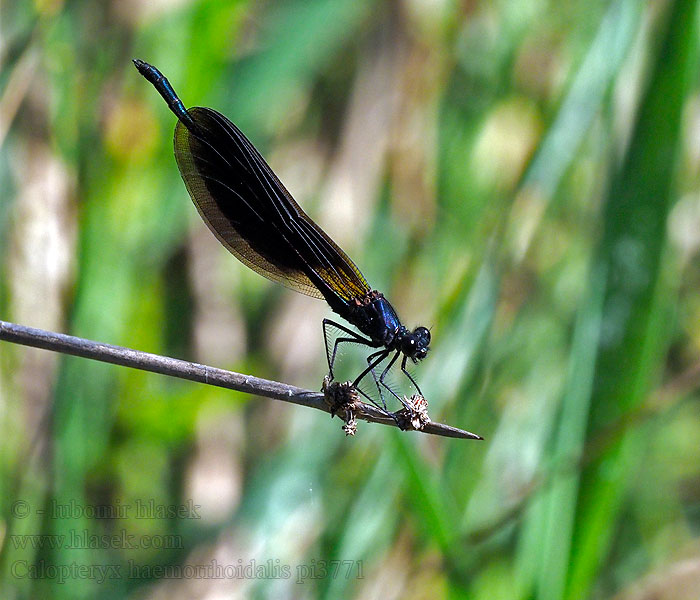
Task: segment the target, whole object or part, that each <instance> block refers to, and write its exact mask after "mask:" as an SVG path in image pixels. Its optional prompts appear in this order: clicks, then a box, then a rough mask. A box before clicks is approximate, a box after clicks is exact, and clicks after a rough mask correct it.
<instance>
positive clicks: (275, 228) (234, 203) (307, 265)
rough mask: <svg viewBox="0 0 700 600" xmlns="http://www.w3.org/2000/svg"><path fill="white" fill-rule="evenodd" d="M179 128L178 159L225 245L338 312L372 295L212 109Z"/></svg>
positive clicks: (266, 274)
mask: <svg viewBox="0 0 700 600" xmlns="http://www.w3.org/2000/svg"><path fill="white" fill-rule="evenodd" d="M187 113H188V114H189V115H190V116H191V117H192V120H193V121H194V123H195V127H190V129H188V128H187V127H186V126H185V125H184V124H183V123H182V121H178V123H177V126H176V128H175V158H176V159H177V165H178V168H179V169H180V173H181V174H182V179H183V180H184V182H185V185H186V186H187V190H188V192H189V194H190V197H191V198H192V200H193V202H194V204H195V206H196V207H197V210H198V211H199V214H200V215H201V217H202V219H203V220H204V222H205V223H206V224H207V226H208V227H209V229H211V231H212V233H214V235H215V236H216V237H217V238H218V240H219V241H220V242H221V243H222V244H223V245H224V246H225V247H226V248H227V249H228V250H229V251H230V252H231V253H232V254H233V255H234V256H236V258H238V259H239V260H240V261H241V262H243V263H244V264H245V265H247V266H248V267H250V268H251V269H253V270H254V271H257V272H258V273H260V274H261V275H263V276H264V277H267V278H268V279H271V280H273V281H278V282H280V283H282V284H284V285H286V286H287V287H290V288H292V289H295V290H297V291H299V292H302V293H303V294H307V295H309V296H314V297H317V298H325V299H326V300H327V301H328V302H329V303H330V304H331V307H334V303H337V300H338V299H339V300H341V301H342V302H343V303H346V302H348V301H350V300H352V299H353V298H361V297H363V296H365V295H366V294H367V293H368V292H369V291H370V288H369V286H368V284H367V282H366V281H365V278H364V277H363V276H362V273H360V271H359V269H358V268H357V267H356V266H355V264H354V263H353V262H352V260H350V258H349V257H348V256H347V254H345V252H343V251H342V250H341V249H340V248H339V247H338V245H337V244H336V243H335V242H334V241H333V240H331V238H329V237H328V236H327V235H326V233H325V232H324V231H323V230H322V229H321V228H320V227H319V226H318V225H316V223H314V222H313V221H312V220H311V219H310V218H309V217H308V215H307V214H306V213H305V212H304V211H303V210H302V209H301V207H300V206H299V205H298V204H297V203H296V202H295V201H294V199H293V198H292V196H291V194H290V193H289V192H288V191H287V190H286V188H285V187H284V185H282V183H281V182H280V180H279V179H278V178H277V176H276V175H275V174H274V173H273V172H272V169H270V167H269V166H268V164H267V163H266V162H265V160H264V159H263V157H262V156H261V155H260V153H259V152H258V151H257V150H256V149H255V147H254V146H253V144H252V143H251V142H250V141H249V140H248V139H247V138H246V137H245V135H243V133H242V132H241V131H240V130H239V129H238V127H236V126H235V125H234V124H233V123H231V121H229V120H228V119H227V118H226V117H224V116H223V115H222V114H220V113H218V112H216V111H215V110H212V109H209V108H200V107H197V108H191V109H189V110H188V111H187Z"/></svg>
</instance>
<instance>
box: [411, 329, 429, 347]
mask: <svg viewBox="0 0 700 600" xmlns="http://www.w3.org/2000/svg"><path fill="white" fill-rule="evenodd" d="M413 335H414V336H415V337H416V338H417V339H419V340H420V345H421V346H428V345H429V344H430V331H428V329H427V328H426V327H416V329H415V330H414V332H413Z"/></svg>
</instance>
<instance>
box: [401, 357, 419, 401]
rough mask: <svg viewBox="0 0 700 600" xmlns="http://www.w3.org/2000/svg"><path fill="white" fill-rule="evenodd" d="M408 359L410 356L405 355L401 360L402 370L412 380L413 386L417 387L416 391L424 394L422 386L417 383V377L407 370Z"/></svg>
mask: <svg viewBox="0 0 700 600" xmlns="http://www.w3.org/2000/svg"><path fill="white" fill-rule="evenodd" d="M407 360H408V356H404V357H403V360H402V361H401V370H402V371H403V374H404V375H405V376H406V377H408V379H409V380H410V382H411V383H412V384H413V387H414V388H416V391H417V392H418V393H419V394H420V395H421V396H422V395H423V392H421V391H420V388H419V387H418V384H417V383H416V381H415V379H413V377H411V374H410V373H409V372H408V371H407V370H406V361H407Z"/></svg>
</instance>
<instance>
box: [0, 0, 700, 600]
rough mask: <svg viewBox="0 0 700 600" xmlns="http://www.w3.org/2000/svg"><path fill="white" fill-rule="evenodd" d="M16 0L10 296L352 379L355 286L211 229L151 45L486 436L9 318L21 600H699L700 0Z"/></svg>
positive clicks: (74, 321)
mask: <svg viewBox="0 0 700 600" xmlns="http://www.w3.org/2000/svg"><path fill="white" fill-rule="evenodd" d="M0 11H1V13H0V190H1V192H0V194H1V195H0V249H1V254H0V318H2V319H4V320H8V321H14V322H18V323H22V324H24V325H30V326H35V327H42V328H46V329H50V330H56V331H62V332H68V333H72V334H74V335H78V336H83V337H87V338H90V339H94V340H98V341H104V342H108V343H113V344H120V345H125V346H128V347H133V348H137V349H140V350H145V351H150V352H155V353H159V354H165V355H169V356H176V357H179V358H185V359H188V360H196V361H198V362H204V363H207V364H211V365H214V366H217V367H223V368H228V369H233V370H236V371H240V372H244V373H251V374H254V375H258V376H261V377H266V378H272V379H278V380H281V381H286V382H288V383H291V384H294V385H298V386H302V387H307V388H310V389H318V388H319V387H320V383H321V379H322V376H323V375H324V373H325V358H324V356H323V348H322V335H321V319H322V318H323V317H324V316H331V315H330V314H329V313H330V311H329V310H328V309H327V307H326V306H325V304H324V303H323V302H320V301H318V300H313V299H310V298H307V297H304V296H301V295H298V294H294V293H293V292H291V291H287V290H285V289H284V288H282V287H281V286H277V285H275V284H272V283H270V282H268V281H266V280H265V279H263V278H261V277H260V276H258V275H256V274H255V273H253V272H251V271H249V270H247V269H246V268H245V267H244V266H243V265H241V264H239V263H238V262H237V261H236V260H235V259H234V258H233V257H231V256H230V255H229V254H228V253H227V252H226V251H225V250H224V249H223V248H222V247H220V246H219V245H218V243H217V242H216V240H215V239H214V238H213V237H212V236H211V234H210V233H209V232H208V230H206V228H205V227H204V225H203V224H202V222H201V221H200V220H199V218H198V216H197V214H196V211H195V209H194V207H193V205H192V203H191V202H190V200H189V199H188V197H187V193H186V190H185V188H184V186H183V184H182V181H181V179H180V176H179V173H178V171H177V167H176V165H175V160H174V158H173V152H172V131H173V127H174V124H175V118H174V116H173V115H172V114H171V113H170V112H169V111H168V110H167V107H166V105H165V104H164V102H163V101H162V99H161V98H160V97H159V96H158V95H157V94H156V92H155V91H154V90H153V88H152V87H151V85H150V84H148V83H147V82H146V81H145V80H144V79H143V78H141V77H140V76H139V74H138V73H137V72H136V70H135V69H134V68H133V66H132V64H131V59H132V58H134V57H138V58H142V59H144V60H147V61H148V62H151V63H152V64H154V65H156V66H157V67H158V68H160V69H161V70H162V71H163V72H164V73H165V74H166V75H167V76H168V78H169V79H170V81H171V82H172V84H173V86H174V87H175V89H176V90H177V91H178V93H179V95H180V96H181V98H182V99H183V101H184V102H185V104H186V105H187V106H195V105H201V106H211V107H213V108H216V109H217V110H219V111H220V112H222V113H224V114H226V115H227V116H229V117H230V118H231V119H232V120H233V121H234V122H235V123H237V124H238V125H239V126H240V127H241V129H242V130H243V131H245V132H246V133H247V135H248V136H249V137H250V138H251V139H252V141H253V142H254V143H255V144H256V145H257V146H258V148H259V149H260V150H261V151H262V152H263V154H264V155H265V156H266V157H267V158H268V161H269V162H270V164H271V165H272V167H273V168H274V169H275V171H276V172H277V173H278V175H279V176H280V178H281V179H282V180H283V181H284V182H285V184H286V185H287V187H288V188H289V189H290V191H291V192H292V194H293V195H294V196H295V197H296V199H297V200H298V201H299V203H300V204H302V205H303V206H304V207H305V208H306V210H307V211H308V212H309V214H310V215H312V216H313V218H315V219H316V220H317V221H318V222H319V223H320V224H321V225H322V226H323V227H324V228H325V229H326V231H328V232H329V233H330V234H331V235H332V237H333V238H334V239H336V240H337V241H338V242H339V243H340V245H341V246H342V247H343V248H344V249H345V250H346V251H347V252H348V253H349V254H350V255H351V256H352V257H353V258H354V259H355V261H356V262H357V263H358V265H359V266H360V268H361V269H362V271H363V272H364V274H365V276H366V277H367V278H368V280H369V281H370V283H371V284H372V286H374V287H376V288H378V289H380V290H382V291H384V293H385V294H386V295H387V296H388V297H389V298H390V299H391V301H392V303H393V304H394V305H395V307H396V309H397V311H398V312H399V314H400V315H401V316H402V319H403V321H404V323H405V324H406V325H408V326H409V327H413V326H415V325H418V324H422V325H427V326H430V327H432V334H433V344H432V350H431V353H430V355H429V357H428V358H427V359H426V361H424V362H423V363H422V364H420V365H419V366H418V367H416V368H415V370H414V373H415V375H416V377H417V379H418V381H419V382H420V384H421V387H422V389H423V391H424V393H425V395H426V397H427V398H428V400H429V402H430V412H431V416H432V417H433V419H435V420H439V421H442V422H447V423H450V424H453V425H455V426H458V427H463V428H466V429H469V430H471V431H475V432H477V433H480V434H481V435H483V436H484V437H485V438H486V441H484V442H467V441H462V440H450V439H443V438H433V437H432V436H425V435H421V434H416V433H400V432H398V431H395V430H391V429H390V428H386V427H381V426H374V425H369V424H366V423H362V422H361V423H360V427H359V432H358V435H357V436H356V437H355V438H345V437H344V436H343V433H342V431H341V430H340V424H341V423H340V422H339V421H338V420H337V419H336V420H333V421H331V420H330V419H329V418H328V416H327V415H323V414H321V413H317V412H316V411H312V410H309V409H304V408H301V407H295V406H291V405H286V404H283V403H280V402H276V401H272V400H266V399H261V398H256V397H251V396H246V395H243V394H238V393H233V392H228V391H224V390H221V389H218V388H213V387H208V386H204V385H198V384H194V383H189V382H183V381H179V380H173V379H170V378H167V377H164V376H159V375H154V374H147V373H143V372H139V371H134V370H130V369H126V368H121V367H116V366H112V365H105V364H100V363H96V362H92V361H88V360H83V359H78V358H72V357H66V356H60V355H56V354H53V353H50V352H45V351H41V350H34V349H28V348H23V347H19V346H12V345H10V344H7V343H0V417H1V421H0V597H1V598H3V600H4V599H15V598H21V599H24V598H40V597H41V598H154V599H159V598H169V599H174V598H440V597H449V598H475V599H489V600H493V599H529V598H532V599H535V598H536V599H543V600H556V599H560V598H562V599H571V600H574V599H578V598H617V599H637V598H638V599H643V598H645V599H646V598H654V599H664V600H666V599H677V598H684V599H685V598H698V595H699V594H700V592H699V591H698V590H700V460H698V454H699V451H700V404H699V398H700V396H699V390H700V256H698V254H699V250H700V93H699V92H700V89H699V87H698V83H699V81H698V73H699V70H698V60H697V59H698V52H697V45H698V33H697V32H698V28H697V20H698V15H697V6H696V2H694V1H693V0H675V1H673V0H667V1H655V2H635V1H631V0H612V1H610V2H603V1H600V0H589V1H583V0H580V1H576V2H546V1H544V0H510V1H500V2H498V1H497V2H486V1H483V2H476V1H471V0H460V1H457V0H386V1H381V2H370V1H369V0H283V1H272V0H270V1H268V2H244V1H242V2H230V1H223V0H211V1H205V2H190V1H188V0H159V1H157V2H156V1H153V2H139V1H137V0H121V1H120V0H111V1H104V0H102V1H82V2H81V1H77V0H75V1H70V2H69V1H62V0H34V1H33V2H30V1H25V0H2V2H0ZM352 360H353V359H352V357H348V358H347V364H349V365H354V364H361V363H362V356H358V357H355V360H356V361H358V362H356V363H353V362H352ZM349 368H353V367H349ZM139 507H140V508H139ZM167 507H174V508H175V509H178V508H179V509H181V511H180V512H178V513H177V514H173V511H170V510H167ZM183 507H184V508H183ZM110 511H111V512H110ZM119 511H121V512H119ZM139 511H140V512H139ZM163 512H164V513H167V514H161V513H163ZM98 517H101V518H98ZM107 517H111V518H107ZM62 536H63V537H62ZM102 536H114V537H102ZM120 540H121V541H120ZM125 540H126V541H125ZM108 566H109V568H108Z"/></svg>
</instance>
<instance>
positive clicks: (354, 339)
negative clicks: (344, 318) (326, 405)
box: [323, 319, 378, 380]
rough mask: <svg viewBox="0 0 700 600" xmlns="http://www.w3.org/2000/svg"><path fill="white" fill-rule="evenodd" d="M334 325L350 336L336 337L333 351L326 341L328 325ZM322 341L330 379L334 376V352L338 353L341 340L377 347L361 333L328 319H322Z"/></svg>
mask: <svg viewBox="0 0 700 600" xmlns="http://www.w3.org/2000/svg"><path fill="white" fill-rule="evenodd" d="M331 326H332V327H335V328H337V329H340V331H342V332H344V333H347V334H348V335H351V336H352V337H349V338H348V337H341V338H337V339H336V340H335V342H334V344H333V352H331V349H330V345H329V342H328V327H331ZM323 341H324V344H325V346H326V360H327V361H328V374H329V375H330V378H331V380H333V379H334V378H335V376H334V374H333V365H334V364H335V358H336V354H337V353H338V344H341V343H343V342H349V343H354V344H362V345H364V346H369V347H371V348H377V347H378V345H377V344H375V343H374V342H373V341H372V340H369V339H367V338H363V337H362V336H361V335H358V334H357V333H355V332H354V331H352V330H351V329H348V328H347V327H345V326H343V325H341V324H340V323H336V322H335V321H331V320H330V319H323Z"/></svg>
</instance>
